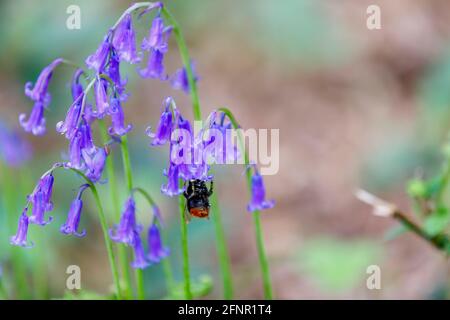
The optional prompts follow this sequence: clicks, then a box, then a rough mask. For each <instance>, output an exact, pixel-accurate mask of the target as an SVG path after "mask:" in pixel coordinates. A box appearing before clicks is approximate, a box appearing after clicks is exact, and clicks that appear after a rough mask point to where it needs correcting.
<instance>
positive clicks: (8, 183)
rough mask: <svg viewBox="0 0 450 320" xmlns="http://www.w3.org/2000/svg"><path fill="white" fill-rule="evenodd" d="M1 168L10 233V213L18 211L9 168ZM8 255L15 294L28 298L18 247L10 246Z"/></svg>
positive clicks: (28, 293)
mask: <svg viewBox="0 0 450 320" xmlns="http://www.w3.org/2000/svg"><path fill="white" fill-rule="evenodd" d="M1 170H2V173H3V189H4V190H3V196H4V202H5V206H4V208H5V210H6V214H5V217H6V219H7V221H6V225H7V233H8V234H11V235H12V234H13V232H14V230H15V227H16V226H15V222H14V220H13V219H11V215H12V214H13V213H14V212H17V211H18V208H17V202H16V200H17V199H16V194H15V192H14V188H13V187H12V186H14V185H15V183H14V180H13V177H12V175H11V169H10V168H7V167H6V166H2V168H1ZM10 255H11V266H12V273H13V277H14V283H15V284H16V291H15V294H16V296H17V298H19V299H28V298H30V292H29V290H28V288H29V286H28V283H27V270H26V269H27V268H26V264H25V262H24V261H23V256H22V254H21V251H20V248H17V247H12V248H11V250H10Z"/></svg>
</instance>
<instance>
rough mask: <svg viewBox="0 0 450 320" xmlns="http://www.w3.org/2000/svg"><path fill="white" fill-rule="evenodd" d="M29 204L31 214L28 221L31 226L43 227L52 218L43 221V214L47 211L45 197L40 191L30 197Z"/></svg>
mask: <svg viewBox="0 0 450 320" xmlns="http://www.w3.org/2000/svg"><path fill="white" fill-rule="evenodd" d="M31 202H32V203H33V214H32V215H31V216H30V217H29V219H28V221H29V222H30V223H33V224H37V225H40V226H45V225H46V224H49V223H50V222H51V221H52V220H53V217H49V218H48V220H47V221H45V212H46V211H47V204H46V203H45V195H44V193H43V192H42V191H38V192H36V193H34V194H33V195H32V199H31Z"/></svg>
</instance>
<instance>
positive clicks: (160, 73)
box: [139, 49, 167, 81]
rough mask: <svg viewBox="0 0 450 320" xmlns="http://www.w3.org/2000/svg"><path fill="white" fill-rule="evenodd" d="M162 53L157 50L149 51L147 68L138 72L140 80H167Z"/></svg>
mask: <svg viewBox="0 0 450 320" xmlns="http://www.w3.org/2000/svg"><path fill="white" fill-rule="evenodd" d="M163 63H164V53H162V52H161V51H159V50H155V49H151V50H150V54H149V57H148V63H147V67H146V68H145V69H141V70H139V74H140V75H141V77H142V78H153V79H159V80H163V81H164V80H167V75H166V74H165V73H164V64H163Z"/></svg>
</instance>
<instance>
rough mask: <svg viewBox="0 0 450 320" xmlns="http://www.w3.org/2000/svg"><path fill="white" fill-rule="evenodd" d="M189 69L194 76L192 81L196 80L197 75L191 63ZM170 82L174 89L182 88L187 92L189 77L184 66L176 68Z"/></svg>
mask: <svg viewBox="0 0 450 320" xmlns="http://www.w3.org/2000/svg"><path fill="white" fill-rule="evenodd" d="M191 70H192V73H193V76H194V82H197V81H198V75H197V73H196V72H195V66H194V64H193V63H191ZM170 84H171V85H172V87H173V88H174V89H177V90H183V91H184V92H185V93H187V94H189V91H190V89H189V78H188V74H187V71H186V67H183V68H181V69H178V70H177V71H175V73H174V74H173V76H172V77H171V78H170Z"/></svg>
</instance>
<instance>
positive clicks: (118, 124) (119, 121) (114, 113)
mask: <svg viewBox="0 0 450 320" xmlns="http://www.w3.org/2000/svg"><path fill="white" fill-rule="evenodd" d="M110 115H111V122H112V126H111V127H110V128H109V130H108V132H109V134H110V135H113V134H116V135H119V136H123V135H125V134H127V133H128V132H129V131H130V130H131V129H132V128H133V126H132V125H131V124H129V125H127V126H125V123H124V115H123V109H122V106H121V104H120V100H119V99H117V98H112V99H111V108H110Z"/></svg>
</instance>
